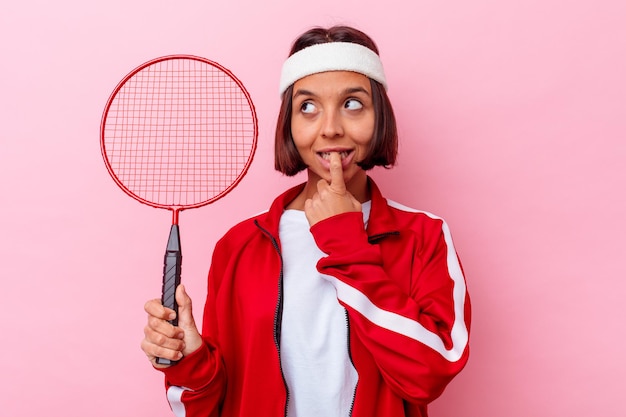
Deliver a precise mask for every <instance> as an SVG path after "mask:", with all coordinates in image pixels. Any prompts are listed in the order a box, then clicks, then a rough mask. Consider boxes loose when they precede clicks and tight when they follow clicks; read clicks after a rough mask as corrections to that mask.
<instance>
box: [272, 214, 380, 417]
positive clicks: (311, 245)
mask: <svg viewBox="0 0 626 417" xmlns="http://www.w3.org/2000/svg"><path fill="white" fill-rule="evenodd" d="M369 211H370V203H369V202H368V203H364V204H363V213H364V219H365V220H367V219H368V217H369ZM309 229H310V227H309V222H308V221H307V219H306V216H305V214H304V212H303V211H299V210H286V211H285V212H284V213H283V215H282V217H281V220H280V229H279V235H280V241H281V247H282V257H283V267H284V269H283V272H284V275H283V297H284V298H283V317H282V327H281V341H280V348H281V364H282V367H283V373H284V375H285V379H286V381H287V387H288V389H289V401H288V406H287V416H288V417H347V416H348V415H349V413H350V408H351V406H352V401H353V397H354V391H355V389H356V383H357V381H358V374H357V372H356V370H355V369H354V365H353V364H352V361H351V360H350V355H349V352H348V317H347V313H346V311H345V309H344V308H343V307H342V306H341V305H340V304H339V302H338V301H337V293H336V291H335V287H334V286H333V285H332V284H331V283H330V282H328V281H326V280H325V279H323V278H322V276H321V274H320V273H319V272H318V271H317V269H316V267H315V265H316V264H317V261H318V260H319V259H320V258H321V257H322V256H324V253H323V252H322V251H321V250H320V249H319V248H318V247H317V245H316V244H315V241H314V240H313V236H312V235H311V232H310V231H309ZM338 233H341V231H338Z"/></svg>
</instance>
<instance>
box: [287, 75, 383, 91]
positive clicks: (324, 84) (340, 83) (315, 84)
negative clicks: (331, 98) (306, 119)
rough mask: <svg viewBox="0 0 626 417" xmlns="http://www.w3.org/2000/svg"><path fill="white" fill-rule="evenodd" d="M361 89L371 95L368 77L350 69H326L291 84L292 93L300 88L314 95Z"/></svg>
mask: <svg viewBox="0 0 626 417" xmlns="http://www.w3.org/2000/svg"><path fill="white" fill-rule="evenodd" d="M354 89H363V90H365V91H366V92H367V93H368V94H370V95H371V93H372V91H371V85H370V79H369V78H368V77H366V76H365V75H363V74H360V73H357V72H352V71H327V72H320V73H317V74H311V75H308V76H306V77H304V78H301V79H299V80H298V81H296V82H295V83H294V85H293V93H294V95H295V94H296V93H298V92H299V91H301V90H306V91H307V92H309V93H312V94H316V95H318V94H319V95H325V94H343V93H344V92H345V91H347V90H354Z"/></svg>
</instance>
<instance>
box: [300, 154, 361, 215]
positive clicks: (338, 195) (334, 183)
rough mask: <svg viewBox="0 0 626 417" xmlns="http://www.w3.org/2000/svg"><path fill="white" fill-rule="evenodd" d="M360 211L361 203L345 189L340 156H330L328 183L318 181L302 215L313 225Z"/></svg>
mask: <svg viewBox="0 0 626 417" xmlns="http://www.w3.org/2000/svg"><path fill="white" fill-rule="evenodd" d="M351 211H361V203H359V202H358V201H357V199H356V198H354V196H353V195H352V194H350V192H349V191H348V190H347V189H346V183H345V182H344V179H343V168H342V167H341V155H339V153H338V152H332V153H331V154H330V183H328V181H326V180H323V179H322V180H319V181H318V183H317V193H316V194H315V195H314V196H313V197H312V198H309V199H308V200H306V201H305V202H304V213H305V214H306V218H307V219H308V220H309V224H310V225H311V226H313V225H314V224H316V223H318V222H320V221H322V220H324V219H327V218H329V217H332V216H335V215H337V214H341V213H347V212H351Z"/></svg>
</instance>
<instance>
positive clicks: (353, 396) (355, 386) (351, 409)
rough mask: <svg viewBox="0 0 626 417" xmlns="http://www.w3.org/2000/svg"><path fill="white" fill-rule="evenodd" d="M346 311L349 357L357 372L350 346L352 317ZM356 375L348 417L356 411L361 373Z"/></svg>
mask: <svg viewBox="0 0 626 417" xmlns="http://www.w3.org/2000/svg"><path fill="white" fill-rule="evenodd" d="M344 311H345V312H346V327H347V329H348V333H347V338H348V340H347V346H348V357H349V358H350V363H351V364H352V367H353V368H354V370H355V371H356V366H354V361H353V360H352V347H351V345H350V317H349V316H348V310H346V309H345V308H344ZM356 374H357V379H356V384H355V385H354V391H352V403H350V412H349V413H348V417H352V411H353V410H354V402H355V401H356V389H357V388H358V386H359V377H358V376H359V372H358V371H356Z"/></svg>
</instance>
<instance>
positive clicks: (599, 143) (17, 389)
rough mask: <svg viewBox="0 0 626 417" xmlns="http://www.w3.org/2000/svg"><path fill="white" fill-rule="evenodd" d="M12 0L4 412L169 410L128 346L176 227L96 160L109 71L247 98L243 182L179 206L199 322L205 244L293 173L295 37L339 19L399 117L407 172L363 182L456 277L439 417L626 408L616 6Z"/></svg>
mask: <svg viewBox="0 0 626 417" xmlns="http://www.w3.org/2000/svg"><path fill="white" fill-rule="evenodd" d="M5 3H8V4H3V6H2V11H1V12H0V13H1V14H0V52H1V53H2V54H1V56H2V65H0V92H1V93H0V118H1V123H0V178H2V180H1V183H0V195H1V199H2V200H1V205H0V207H1V211H2V212H1V216H0V222H1V223H0V231H1V232H2V233H1V237H0V253H2V254H3V257H4V259H5V261H4V264H3V266H2V268H1V269H0V270H1V272H0V279H1V280H2V290H1V291H0V294H2V301H3V307H4V308H3V310H2V313H1V317H2V320H0V372H1V374H2V378H1V380H0V410H2V411H0V414H2V415H3V416H7V417H22V416H41V415H50V416H60V415H63V416H66V417H78V416H92V417H111V416H148V415H149V416H168V415H170V414H169V410H168V407H167V404H166V401H165V399H164V395H163V392H162V390H161V378H160V376H159V375H158V374H157V373H155V372H153V371H152V370H151V368H150V365H149V364H148V362H147V361H146V360H145V357H144V356H143V354H142V352H141V351H140V349H139V342H140V340H141V338H142V328H143V323H144V313H143V310H142V307H143V303H144V301H145V300H147V299H148V298H151V297H157V296H159V292H160V280H161V276H160V274H161V261H162V253H163V249H164V244H165V238H166V234H167V230H168V228H169V214H168V213H166V212H162V211H158V210H154V209H150V208H148V207H146V206H143V205H140V204H138V203H136V202H135V201H133V200H131V199H129V198H128V197H126V196H125V195H124V194H123V193H122V192H121V191H120V190H119V189H118V188H117V187H116V186H115V185H114V183H113V182H112V181H111V179H110V178H109V176H108V174H107V172H106V170H105V168H104V165H103V163H102V160H101V157H100V150H99V143H98V129H99V123H100V117H101V113H102V110H103V107H104V104H105V102H106V100H107V98H108V95H109V94H110V92H111V90H112V89H113V87H114V86H115V85H116V83H117V82H118V81H119V80H120V79H121V77H122V76H124V75H125V74H126V73H127V72H128V71H129V70H130V69H132V68H133V67H135V66H136V65H138V64H140V63H142V62H144V61H146V60H148V59H151V58H154V57H157V56H161V55H167V54H172V53H191V54H196V55H202V56H205V57H208V58H211V59H214V60H216V61H218V62H220V63H222V64H223V65H225V66H226V67H228V68H230V69H231V70H233V71H234V72H235V73H236V74H237V75H238V76H239V78H241V80H243V82H244V83H245V84H246V85H247V87H248V89H249V91H250V93H251V95H252V97H253V99H254V101H255V103H256V106H257V110H258V115H259V119H260V146H259V149H258V153H257V156H256V159H255V162H254V164H253V166H252V168H251V170H250V173H249V175H248V176H247V177H246V178H245V179H244V180H243V182H242V183H241V185H240V187H239V188H237V189H236V190H235V191H234V192H233V193H231V194H229V195H228V197H227V198H225V199H223V200H221V201H220V202H219V203H217V204H215V205H212V206H209V207H205V208H203V209H200V210H196V211H195V212H194V211H190V212H185V213H183V214H182V215H181V227H182V231H183V245H184V251H185V267H184V280H185V281H186V283H187V286H188V289H189V291H190V292H191V293H192V295H193V296H194V297H195V299H196V305H195V309H196V310H197V311H200V309H201V307H202V304H203V297H204V295H205V275H206V272H207V269H208V258H209V256H210V254H211V250H212V247H213V244H214V242H215V240H216V239H217V238H218V237H219V236H220V235H221V234H222V233H224V232H225V230H226V227H227V226H229V225H232V224H233V223H235V222H236V221H237V220H239V219H242V218H244V217H247V216H249V215H251V214H254V213H256V212H258V211H261V210H263V209H264V208H265V207H266V206H267V205H268V203H269V201H270V200H271V198H272V197H273V196H274V195H276V194H277V193H278V192H279V191H281V190H283V189H284V188H286V187H287V186H288V185H291V184H293V183H294V182H295V181H300V180H302V179H303V177H299V178H297V179H295V180H294V179H286V178H282V177H281V176H279V175H278V174H276V173H274V172H273V170H272V132H273V126H274V119H275V116H276V112H277V106H278V98H277V94H276V89H277V75H278V72H279V69H280V65H281V63H282V60H283V58H284V57H285V55H286V53H287V50H288V47H289V43H290V41H291V40H292V39H293V38H294V36H296V35H297V34H299V33H300V32H301V31H303V30H304V29H306V28H308V27H309V26H311V25H314V24H322V25H328V24H332V23H337V22H344V23H349V24H353V25H356V26H358V27H360V28H362V29H364V30H365V31H366V32H368V33H370V34H371V35H372V36H373V37H374V38H375V39H376V40H377V42H378V44H379V46H380V48H381V51H382V57H383V60H384V62H385V64H386V68H387V73H388V74H387V75H388V79H389V82H390V95H391V97H392V100H393V101H394V103H395V108H396V111H397V116H398V119H399V122H400V130H401V137H402V138H401V140H402V145H401V157H400V164H399V166H398V167H397V168H396V169H394V170H392V171H389V172H383V171H375V172H374V173H373V175H374V177H375V178H376V179H377V180H378V182H379V183H380V185H381V186H383V187H384V189H385V190H386V194H387V195H388V196H389V197H391V198H393V199H395V200H398V201H400V202H403V203H405V204H407V205H410V206H414V207H418V208H421V209H425V210H428V211H432V212H434V213H437V214H439V215H441V216H443V217H445V218H446V219H447V220H448V222H449V224H450V226H451V228H452V230H453V233H454V236H455V239H456V243H457V246H458V250H459V252H460V255H461V257H462V260H463V263H464V266H465V270H466V273H467V278H468V284H469V289H470V291H471V294H472V298H473V304H474V327H473V333H472V338H471V345H472V349H473V351H472V352H473V353H472V357H471V359H470V363H469V365H468V366H467V368H466V370H465V371H464V373H462V374H461V375H460V376H459V377H458V379H456V380H455V381H454V382H453V383H452V384H451V385H450V387H449V389H448V390H447V391H446V393H445V394H444V395H443V396H442V397H441V398H440V399H439V400H437V401H436V402H435V403H434V405H433V407H432V416H434V417H445V416H456V417H463V416H465V417H476V416H483V417H502V416H507V417H522V416H523V417H527V416H589V415H601V416H605V417H607V416H611V417H618V416H624V415H626V403H624V401H623V400H622V397H623V393H622V392H621V391H622V390H623V389H622V388H623V386H624V382H623V379H624V375H625V374H626V360H625V359H624V355H623V350H624V349H623V346H622V344H623V343H624V342H625V341H626V335H625V332H624V330H625V326H624V324H623V323H624V319H623V317H624V316H625V314H624V304H625V303H624V296H625V295H626V267H625V266H624V265H625V263H624V255H623V254H624V248H625V245H624V243H623V237H624V235H625V233H626V221H625V220H624V213H625V212H626V197H625V192H624V188H625V187H626V171H625V169H624V162H623V161H625V160H626V121H625V119H626V114H625V113H626V111H625V110H626V105H625V97H626V83H625V81H624V74H626V43H625V39H626V25H624V21H626V7H625V6H624V5H625V4H626V3H624V2H623V1H622V0H593V1H592V0H578V1H576V0H574V1H571V0H568V1H566V0H541V1H539V0H527V1H523V2H522V1H518V2H515V1H504V2H503V1H489V0H478V1H471V2H467V1H455V0H453V1H445V2H433V1H423V0H418V1H408V0H404V1H399V0H388V1H385V2H380V1H371V0H361V1H337V0H320V1H318V2H315V3H314V4H313V3H306V2H305V3H301V2H300V3H294V2H293V1H268V2H263V1H252V0H240V1H237V0H234V1H224V2H219V4H216V3H218V2H212V1H204V2H202V1H199V0H190V1H183V2H172V1H156V2H155V1H145V0H132V1H129V0H124V1H121V0H109V1H106V2H104V1H103V2H98V4H96V3H95V2H85V1H77V0H61V1H57V2H52V3H50V2H45V1H42V0H34V1H24V2H16V1H13V2H5ZM296 4H297V5H298V6H297V7H298V8H297V10H294V5H296ZM383 16H384V21H383Z"/></svg>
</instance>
